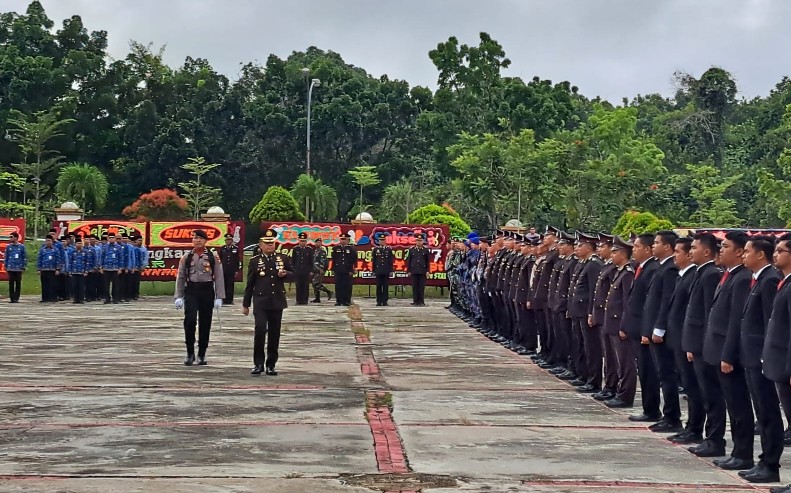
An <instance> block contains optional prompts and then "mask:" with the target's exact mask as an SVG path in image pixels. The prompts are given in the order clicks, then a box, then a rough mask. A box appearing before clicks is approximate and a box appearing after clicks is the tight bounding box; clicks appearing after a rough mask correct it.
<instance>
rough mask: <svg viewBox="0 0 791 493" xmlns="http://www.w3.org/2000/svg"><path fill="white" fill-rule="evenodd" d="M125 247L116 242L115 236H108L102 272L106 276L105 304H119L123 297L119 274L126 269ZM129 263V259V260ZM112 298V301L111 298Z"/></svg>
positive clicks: (102, 261)
mask: <svg viewBox="0 0 791 493" xmlns="http://www.w3.org/2000/svg"><path fill="white" fill-rule="evenodd" d="M123 252H124V248H123V246H121V245H119V244H118V243H116V241H115V234H114V233H109V234H108V235H107V244H106V245H105V246H104V248H102V250H101V255H100V257H101V260H100V264H99V265H100V272H101V273H102V275H103V276H104V293H105V299H104V304H105V305H109V304H110V303H114V304H118V302H119V299H120V296H121V290H120V288H121V286H119V282H118V273H119V271H120V270H121V269H122V268H124V267H125V264H124V263H122V261H123ZM127 261H128V259H127ZM111 296H112V300H111V299H110V297H111Z"/></svg>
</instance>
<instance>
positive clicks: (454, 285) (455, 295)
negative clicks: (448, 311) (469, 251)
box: [445, 248, 462, 308]
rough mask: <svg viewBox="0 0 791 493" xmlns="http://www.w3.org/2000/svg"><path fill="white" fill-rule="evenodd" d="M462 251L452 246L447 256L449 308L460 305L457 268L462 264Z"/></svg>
mask: <svg viewBox="0 0 791 493" xmlns="http://www.w3.org/2000/svg"><path fill="white" fill-rule="evenodd" d="M461 258H462V255H461V252H459V251H458V250H456V249H455V248H451V250H450V251H449V252H448V254H447V256H446V257H445V273H446V275H447V276H448V286H449V291H450V306H449V307H448V308H458V306H459V288H460V286H459V274H458V272H457V271H456V268H457V267H458V266H459V265H461Z"/></svg>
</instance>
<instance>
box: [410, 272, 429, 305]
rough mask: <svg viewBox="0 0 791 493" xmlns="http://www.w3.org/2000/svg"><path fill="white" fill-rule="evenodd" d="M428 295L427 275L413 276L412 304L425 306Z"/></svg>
mask: <svg viewBox="0 0 791 493" xmlns="http://www.w3.org/2000/svg"><path fill="white" fill-rule="evenodd" d="M425 294H426V275H425V274H412V303H414V304H415V305H424V304H425V303H426V300H425Z"/></svg>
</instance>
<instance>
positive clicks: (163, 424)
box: [0, 421, 366, 430]
mask: <svg viewBox="0 0 791 493" xmlns="http://www.w3.org/2000/svg"><path fill="white" fill-rule="evenodd" d="M294 425H306V426H366V424H365V423H356V422H351V421H349V422H345V421H341V422H319V421H94V422H90V423H39V422H30V421H29V422H24V423H14V424H3V425H0V430H18V429H30V428H36V429H80V428H170V427H173V428H175V427H194V426H196V427H203V428H228V427H231V426H294Z"/></svg>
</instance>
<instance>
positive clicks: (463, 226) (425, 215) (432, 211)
mask: <svg viewBox="0 0 791 493" xmlns="http://www.w3.org/2000/svg"><path fill="white" fill-rule="evenodd" d="M407 223H409V224H445V225H447V226H448V227H449V228H450V233H451V235H453V236H463V235H467V234H468V233H469V232H470V231H472V228H470V225H469V224H467V223H466V222H464V220H463V219H462V218H461V217H459V214H458V213H456V211H454V210H452V209H451V208H450V207H444V206H440V205H436V204H429V205H426V206H423V207H420V208H418V209H415V210H414V211H413V212H412V213H411V214H409V216H408V217H407Z"/></svg>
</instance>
